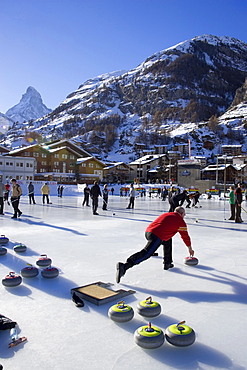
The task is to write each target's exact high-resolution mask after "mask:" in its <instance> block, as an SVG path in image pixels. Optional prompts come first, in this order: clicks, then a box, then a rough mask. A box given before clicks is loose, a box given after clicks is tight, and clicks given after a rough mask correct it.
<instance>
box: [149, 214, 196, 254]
mask: <svg viewBox="0 0 247 370" xmlns="http://www.w3.org/2000/svg"><path fill="white" fill-rule="evenodd" d="M146 232H151V233H153V234H154V235H156V236H157V237H158V238H160V239H161V240H169V239H171V238H172V237H173V236H174V235H175V234H176V233H177V232H179V234H180V236H181V238H182V239H183V241H184V243H185V244H186V245H187V247H189V246H190V245H191V240H190V236H189V234H188V231H187V225H186V223H185V222H184V220H183V218H182V217H181V216H180V214H179V213H178V212H168V213H163V214H162V215H161V216H159V217H157V218H156V220H154V221H153V222H152V223H151V224H150V225H149V226H148V227H147V229H146Z"/></svg>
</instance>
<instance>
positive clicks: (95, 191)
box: [90, 181, 101, 215]
mask: <svg viewBox="0 0 247 370" xmlns="http://www.w3.org/2000/svg"><path fill="white" fill-rule="evenodd" d="M90 196H91V198H92V208H93V215H98V213H97V209H98V205H99V196H101V191H100V187H99V184H98V183H97V181H94V184H93V186H92V187H91V190H90Z"/></svg>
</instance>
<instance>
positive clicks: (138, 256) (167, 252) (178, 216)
mask: <svg viewBox="0 0 247 370" xmlns="http://www.w3.org/2000/svg"><path fill="white" fill-rule="evenodd" d="M184 216H185V209H184V208H183V207H177V208H176V209H175V212H169V213H163V214H162V215H161V216H159V217H158V218H156V220H154V221H153V222H152V223H151V224H150V225H149V226H148V227H147V229H146V232H145V237H146V239H147V244H146V246H145V247H144V248H143V249H142V250H141V251H139V252H137V253H135V254H133V255H132V256H130V257H129V258H128V259H127V261H126V263H122V262H118V263H117V273H116V281H117V283H119V282H120V279H121V277H122V276H124V274H125V272H126V270H128V269H129V268H131V267H133V266H134V265H138V264H139V263H141V262H143V261H145V260H146V259H148V258H150V257H151V256H152V255H153V253H154V252H155V251H156V250H157V249H158V247H159V246H160V245H161V244H163V250H164V270H169V268H172V267H174V265H173V263H172V262H173V261H172V237H173V236H174V235H175V234H176V233H177V232H179V233H180V236H181V238H182V239H183V241H184V243H185V245H186V246H187V247H188V249H189V254H190V256H193V255H194V251H193V249H192V248H191V240H190V236H189V234H188V231H187V225H186V223H185V222H184Z"/></svg>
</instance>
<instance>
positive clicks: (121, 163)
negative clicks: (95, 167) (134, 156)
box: [104, 162, 132, 170]
mask: <svg viewBox="0 0 247 370" xmlns="http://www.w3.org/2000/svg"><path fill="white" fill-rule="evenodd" d="M121 165H123V166H125V167H128V169H131V170H132V168H131V167H130V166H129V165H128V164H126V163H124V162H116V163H110V164H108V166H107V167H104V170H110V169H111V168H114V167H117V166H121Z"/></svg>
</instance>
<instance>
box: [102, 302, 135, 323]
mask: <svg viewBox="0 0 247 370" xmlns="http://www.w3.org/2000/svg"><path fill="white" fill-rule="evenodd" d="M108 316H109V317H110V319H112V320H113V321H116V322H127V321H130V320H131V319H132V318H133V316H134V310H133V308H132V307H131V306H129V305H127V304H125V303H124V301H120V302H118V303H117V304H115V305H114V306H111V307H110V308H109V310H108Z"/></svg>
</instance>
